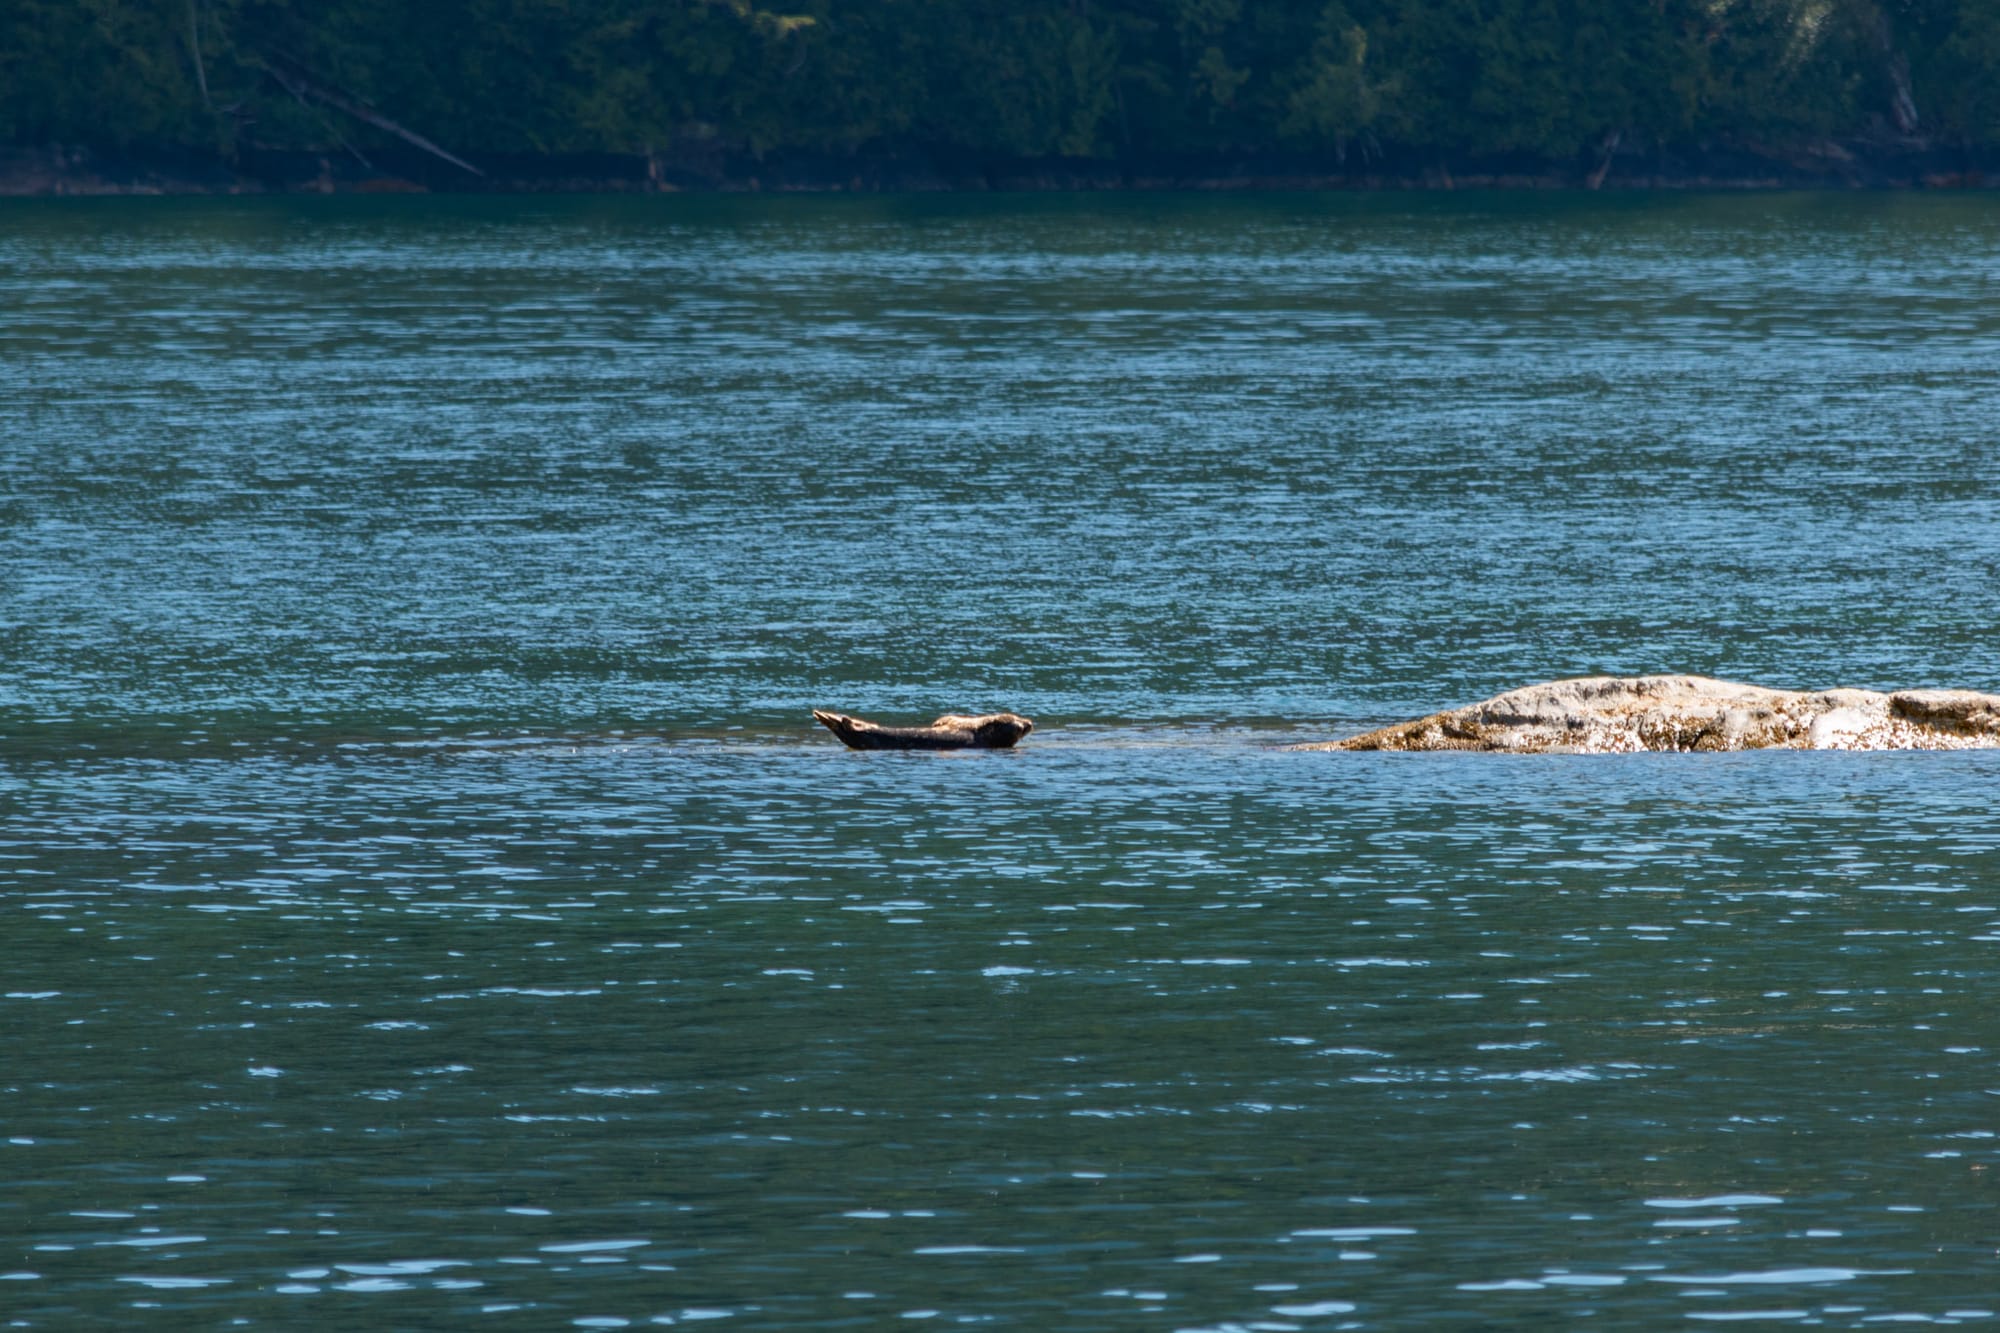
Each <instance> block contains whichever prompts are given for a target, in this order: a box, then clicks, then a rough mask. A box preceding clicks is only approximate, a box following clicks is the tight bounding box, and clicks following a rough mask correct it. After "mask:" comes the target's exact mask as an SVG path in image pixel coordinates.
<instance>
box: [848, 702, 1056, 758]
mask: <svg viewBox="0 0 2000 1333" xmlns="http://www.w3.org/2000/svg"><path fill="white" fill-rule="evenodd" d="M813 718H814V720H815V721H817V722H819V723H820V724H821V725H822V726H824V727H825V728H826V729H827V730H828V731H830V732H832V733H833V734H834V735H836V736H838V737H840V741H841V744H843V745H845V746H846V747H847V748H848V749H850V750H1010V749H1012V748H1013V747H1014V743H1015V742H1016V741H1018V740H1020V739H1021V738H1022V737H1023V736H1025V735H1027V734H1028V733H1029V732H1031V731H1033V730H1034V729H1035V724H1034V723H1033V722H1031V721H1029V720H1028V719H1027V718H1025V717H1022V716H1020V715H1019V714H1017V713H985V714H982V715H981V716H979V717H966V716H964V715H962V714H959V713H946V714H945V715H944V716H943V717H941V718H939V719H938V720H937V721H935V722H933V723H931V724H930V725H929V726H928V727H885V726H882V725H880V724H879V723H875V722H869V721H866V720H864V719H862V718H858V717H849V716H848V715H847V714H845V713H829V712H824V711H822V710H820V709H817V708H815V709H813Z"/></svg>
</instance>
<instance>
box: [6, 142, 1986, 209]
mask: <svg viewBox="0 0 2000 1333" xmlns="http://www.w3.org/2000/svg"><path fill="white" fill-rule="evenodd" d="M468 157H469V159H470V160H471V161H472V162H473V164H474V165H475V166H477V167H478V168H479V172H480V174H478V175H474V174H472V173H471V172H467V171H464V170H461V169H460V168H458V167H456V166H453V165H451V164H449V163H446V162H443V161H440V160H438V159H436V158H433V157H428V156H425V155H423V154H420V153H416V152H414V151H403V150H398V151H393V152H390V151H372V150H371V152H370V153H369V155H368V156H367V158H366V159H365V160H363V159H360V158H357V157H355V156H353V155H351V154H346V153H331V152H329V153H317V152H305V151H296V150H283V151H279V150H252V151H247V152H244V153H241V154H239V155H238V156H237V157H236V159H235V160H234V161H230V162H225V161H224V160H222V159H221V158H219V157H215V156H205V155H201V154H196V153H190V152H184V151H176V150H161V151H111V150H99V149H89V148H68V147H45V148H31V149H24V148H0V196H10V197H59V196H106V195H197V196H199V195H291V194H424V193H439V194H558V193H586V194H676V193H710V194H734V193H778V194H890V193H986V192H1006V191H1018V192H1058V191H1079V192H1088V191H1168V190H1188V191H1215V192H1229V191H1246V190H1271V191H1309V190H1333V191H1356V192H1367V191H1421V190H1453V189H1482V190H1495V189H1497V190H1523V191H1537V190H1594V189H1604V190H1724V191H1759V190H1879V191H1896V190H1965V189H1974V190H1977V189H1992V188H1995V187H2000V152H1990V151H1978V150H1967V149H1960V148H1950V147H1939V146H1935V145H1931V144H1928V143H1924V142H1921V141H1911V140H1881V139H1877V140H1861V141H1853V140H1849V141H1835V140H1819V141H1814V142H1810V143H1803V144H1796V145H1791V146H1788V147H1782V148H1780V147H1771V146H1764V145H1749V144H1739V145H1725V146H1716V147H1706V148H1701V149H1698V150H1683V151H1653V150H1645V151H1636V150H1635V151H1621V152H1618V153H1615V154H1613V155H1611V156H1609V157H1605V158H1602V159H1600V160H1596V161H1590V160H1581V159H1574V160H1573V159H1565V160H1553V159H1546V158H1538V157H1533V156H1527V155H1522V156H1511V157H1453V156H1451V155H1449V154H1444V155H1440V154H1436V153H1423V152H1417V151H1399V152H1395V153H1389V154H1381V155H1376V156H1372V157H1369V158H1367V159H1363V158H1362V157H1360V156H1358V155H1350V156H1349V157H1348V158H1347V159H1346V160H1341V159H1339V158H1337V157H1334V156H1333V155H1330V154H1322V155H1285V154H1275V153H1272V154H1260V153H1238V154H1211V155H1204V156H1198V157H1170V156H1152V157H1145V156H1135V157H1128V158H1118V159H1075V158H995V157H968V156H965V155H962V154H947V153H942V152H929V151H923V150H897V151H880V152H862V153H855V154H851V155H829V154H777V153H774V154H771V155H768V156H765V157H761V158H760V157H754V156H751V155H749V154H745V153H735V152H730V151H727V150H722V149H717V150H714V151H708V152H699V151H697V152H681V153H677V154H673V155H667V154H653V155H641V154H611V153H602V154H550V155H496V154H488V155H484V156H480V155H468Z"/></svg>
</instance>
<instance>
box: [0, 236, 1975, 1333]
mask: <svg viewBox="0 0 2000 1333" xmlns="http://www.w3.org/2000/svg"><path fill="white" fill-rule="evenodd" d="M1996 273H2000V210H1996V209H1995V208H1994V206H1993V203H1992V201H1991V200H1990V199H1988V198H1986V197H1983V196H1963V197H1955V198H1925V197H1900V196H1868V197H1838V198H1835V197H1819V196H1771V197H1758V198H1702V197H1689V198H1666V199H1650V198H1632V199H1615V198H1614V199H1600V198H1590V199H1581V198H1535V197H1508V196H1497V197H1484V198H1481V197H1463V198H1453V197H1445V198H1436V199H1432V198H1404V197H1394V198H1315V197H1285V198H1189V199H1180V198H1171V197H1166V198H1158V197H1130V198H1112V199H1096V198H1089V199H1050V198H1025V199H1005V198H1002V199H946V200H934V201H933V200H914V199H911V200H898V199H887V200H838V201H810V200H789V199H778V200H742V199H731V200H713V199H708V200H696V199H673V198H664V199H660V198H655V199H647V200H632V201H601V200H575V201H565V200H557V201H550V200H525V201H511V200H477V201H462V202H451V201H437V200H407V199H397V200H389V201H354V200H311V201H283V202H269V201H266V202H239V201H203V202H171V201H74V202H73V201H49V202H37V203H21V202H9V203H7V204H5V205H4V207H0V663H4V667H5V670H4V672H0V912H4V914H5V915H4V936H0V938H4V940H5V946H4V953H0V960H4V961H3V962H0V1038H4V1042H5V1045H4V1048H0V1322H4V1323H5V1324H6V1325H7V1326H18V1327H31V1328H50V1329H69V1328H77V1327H92V1326H107V1325H134V1326H152V1325H158V1326H163V1327H230V1326H238V1325H252V1326H265V1327H281V1328H288V1327H300V1326H314V1327H320V1326H324V1327H364V1326H366V1327H398V1328H440V1329H442V1328H454V1329H455V1328H461V1327H469V1326H470V1327H494V1328H523V1329H527V1328H537V1329H538V1328H549V1327H585V1328H614V1327H627V1326H630V1327H639V1326H654V1325H664V1324H690V1323H691V1324H699V1325H703V1326H708V1327H716V1328H730V1327H743V1328H753V1327H754V1328H829V1329H830V1328H857V1329H858V1328H876V1327H904V1326H910V1327H922V1326H926V1325H928V1326H940V1327H941V1326H957V1325H960V1324H979V1325H986V1326H996V1327H1011V1328H1024V1329H1075V1330H1101V1329H1128V1328H1129V1329H1135V1330H1137V1329H1146V1330H1151V1329H1204V1330H1224V1329H1274V1330H1284V1329H1315V1330H1316V1329H1331V1328H1343V1327H1352V1328H1365V1329H1391V1328H1397V1329H1400V1328H1411V1327H1425V1328H1430V1327H1438V1328H1464V1329H1480V1328H1514V1327H1520V1328H1532V1327H1540V1326H1543V1325H1547V1324H1551V1323H1556V1322H1562V1323H1577V1324H1584V1325H1588V1326H1593V1327H1599V1328H1617V1329H1655V1328H1661V1327H1670V1326H1679V1325H1681V1324H1683V1323H1687V1322H1693V1323H1704V1322H1723V1323H1727V1322H1736V1321H1746V1322H1752V1323H1756V1324H1761V1325H1765V1326H1768V1325H1771V1324H1779V1325H1789V1324H1798V1325H1807V1326H1819V1327H1847V1326H1856V1325H1859V1324H1862V1323H1865V1322H1869V1321H1874V1320H1896V1321H1902V1322H1929V1323H1940V1324H1992V1323H1994V1322H1996V1321H2000V1258H1996V1246H1997V1245H2000V1182H1996V1180H1995V1178H1994V1177H1995V1173H1996V1169H2000V1139H1996V1135H2000V1065H1997V1064H1996V1056H2000V1018H1996V1017H1995V1015H1994V1011H1993V1005H1992V1003H1991V996H1992V994H1993V992H1994V988H1995V985H1996V983H2000V819H1995V817H1994V815H1993V807H1994V804H1995V793H1996V791H2000V753H1995V752H1983V753H1982V752H1967V753H1947V754H1837V753H1833V754H1830V753H1782V754H1780V753H1765V754H1745V755H1715V756H1664V755H1637V756H1595V757H1586V756H1570V757H1560V756H1550V757H1539V758H1516V759H1498V758H1495V757H1480V756H1463V755H1429V756H1425V755H1343V754H1325V753H1295V752H1289V751H1285V750H1283V749H1282V748H1280V747H1281V746H1282V745H1283V744H1284V743H1285V742H1288V741H1294V740H1304V739H1320V738H1326V737H1331V736H1335V735H1339V734H1342V733H1344V732H1346V731H1349V730H1358V729H1360V728H1362V727H1365V726H1368V725H1373V724H1377V723H1381V722H1386V721H1390V720H1394V719H1396V718H1398V717H1401V716H1406V715H1411V714H1415V713H1419V712H1424V711H1429V710H1431V709H1434V708H1438V707H1443V706H1446V705H1450V704H1455V703H1463V702H1467V701H1470V700H1472V699H1475V698H1479V697H1482V696H1484V695H1487V694H1490V693H1493V692H1495V691H1497V690H1500V689H1504V688H1507V687H1509V686H1512V685H1517V684H1522V683H1526V682H1529V681H1533V680H1539V679H1545V678H1549V677H1554V676H1562V675H1573V674H1582V673H1586V672H1599V671H1615V672H1639V671H1666V670H1674V671H1698V672H1705V673H1710V674H1716V675H1722V676H1728V677H1734V678H1741V679H1749V680H1754V681H1757V682H1759V683H1764V684H1771V685H1780V686H1791V687H1807V686H1827V685H1836V684H1838V685H1855V686H1865V687H1874V688H1893V687H1904V686H1915V685H1957V686H1969V687H1974V688H1984V689H1989V690H1992V689H2000V633H1996V627H2000V428H1996V427H1995V425H1994V422H1995V421H2000V415H1996V412H1995V405H1996V403H2000V281H1996V279H1995V274H1996ZM816 706H817V707H827V706H831V707H836V708H841V709H845V710H848V711H854V712H859V713H862V714H864V715H868V716H876V717H880V718H883V719H885V720H903V721H907V720H923V719H926V718H928V717H929V716H931V715H934V714H935V713H938V712H943V711H947V710H954V711H986V710H990V709H996V708H1009V709H1013V710H1016V711H1020V712H1024V713H1027V714H1029V715H1031V716H1033V717H1035V718H1036V719H1037V722H1038V729H1037V731H1036V732H1035V734H1034V735H1033V736H1032V737H1031V738H1030V739H1029V740H1028V741H1027V742H1026V743H1025V744H1024V746H1023V747H1022V748H1021V749H1020V750H1018V751H1015V752H1012V753H1006V754H995V755H894V754H889V755H882V754H877V755H859V754H851V753H849V752H847V751H844V750H842V749H840V748H839V747H838V746H837V745H836V744H835V743H834V742H833V740H832V738H831V737H830V736H828V735H826V734H825V733H824V732H822V731H820V730H819V729H818V728H816V727H814V726H813V724H812V723H811V721H810V718H809V715H808V713H809V710H810V709H811V708H813V707H816Z"/></svg>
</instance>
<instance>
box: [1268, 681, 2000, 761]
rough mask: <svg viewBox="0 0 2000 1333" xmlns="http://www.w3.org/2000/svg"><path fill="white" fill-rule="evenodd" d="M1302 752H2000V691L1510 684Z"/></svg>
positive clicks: (1715, 683) (1655, 683)
mask: <svg viewBox="0 0 2000 1333" xmlns="http://www.w3.org/2000/svg"><path fill="white" fill-rule="evenodd" d="M1293 748H1295V749H1300V750H1503V751H1509V752H1513V753H1518V754H1537V753H1572V754H1621V753H1632V752H1636V751H1640V750H1766V749H1782V750H1969V749H1992V748H2000V694H1981V693H1978V692H1976V691H1973V690H1899V691H1896V692H1895V693H1892V694H1880V693H1877V692H1875V691H1873V690H1819V691H1813V692H1801V691H1793V690H1772V689H1765V688H1763V687H1761V686H1757V685H1739V684H1736V683H1734V682H1731V681H1726V680H1713V679H1711V678H1709V677H1707V676H1629V677H1628V676H1587V677H1580V678H1578V679H1574V680H1557V681H1550V682H1548V683H1547V684H1543V685H1529V686H1527V687H1525V688H1523V689H1518V690H1509V691H1508V692H1507V693H1505V694H1500V695H1495V696H1494V697H1493V698H1491V699H1488V700H1486V701H1484V702H1483V703H1476V704H1472V705H1469V706H1468V707H1465V708H1456V709H1452V710H1451V711H1449V712H1444V713H1432V714H1431V715H1430V716H1428V717H1420V718H1417V719H1416V720H1415V721H1412V722H1399V723H1397V724H1395V725H1394V726H1389V727H1382V728H1380V729H1379V730H1376V731H1370V732H1366V733H1364V734H1362V735H1360V736H1351V737H1349V738H1348V739H1346V740H1342V741H1323V742H1320V743H1318V744H1314V745H1300V746H1295V747H1293Z"/></svg>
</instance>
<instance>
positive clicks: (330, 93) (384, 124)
mask: <svg viewBox="0 0 2000 1333" xmlns="http://www.w3.org/2000/svg"><path fill="white" fill-rule="evenodd" d="M263 63H264V68H265V69H267V70H269V71H270V72H271V77H273V78H275V79H276V80H277V81H278V82H279V83H280V84H282V85H283V86H284V89H285V91H286V92H288V93H290V94H291V95H292V96H294V97H297V98H299V99H300V100H304V99H305V98H308V97H310V98H312V99H313V100H314V101H316V102H321V103H324V104H325V105H327V106H330V107H332V108H333V109H334V110H336V111H341V112H345V113H346V114H347V115H350V116H352V117H354V118H355V119H356V120H358V121H361V122H363V123H364V124H368V125H373V126H374V127H375V128H377V129H380V130H387V131H388V132H389V133H391V134H393V135H395V136H396V137H397V138H399V139H402V140H403V141H405V142H406V143H411V144H415V145H416V146H417V147H418V148H421V149H423V150H424V151H425V152H426V153H430V154H432V155H434V156H436V157H440V158H443V159H444V160H445V161H447V162H449V163H451V164H452V165H453V166H455V167H458V168H460V169H461V170H464V171H469V172H471V173H472V174H473V175H475V176H484V175H485V174H486V173H485V172H483V171H481V170H480V169H479V168H478V167H475V166H473V165H472V164H471V163H470V162H467V161H466V160H465V159H464V158H462V157H457V156H455V155H453V154H451V153H448V152H446V151H445V150H444V149H442V148H440V147H438V146H437V145H436V144H434V143H432V142H431V141H430V140H429V139H426V138H425V137H424V136H423V135H421V134H418V133H417V132H416V131H414V130H410V129H405V128H404V127H403V126H401V125H398V124H397V123H396V122H395V121H393V120H391V119H389V118H388V117H387V116H385V115H383V114H382V113H381V112H379V111H377V110H375V109H374V108H373V107H371V106H369V105H368V104H367V103H365V102H362V101H361V100H359V99H358V98H355V97H351V96H349V95H348V94H346V93H344V92H342V91H341V90H339V89H338V88H333V87H329V86H328V85H327V84H324V83H322V82H320V81H319V80H318V79H316V78H314V77H313V76H312V75H311V74H309V73H307V72H306V71H305V69H304V68H303V67H302V66H300V65H299V63H298V62H297V61H295V60H290V59H288V58H286V57H284V56H279V55H274V54H272V53H270V52H266V53H265V54H264V62H263Z"/></svg>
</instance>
